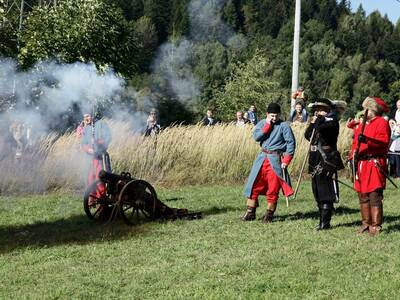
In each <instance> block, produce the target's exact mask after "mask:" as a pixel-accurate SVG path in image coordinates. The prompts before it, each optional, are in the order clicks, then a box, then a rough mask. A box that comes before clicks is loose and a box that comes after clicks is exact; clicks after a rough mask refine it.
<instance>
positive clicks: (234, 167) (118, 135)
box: [0, 121, 351, 192]
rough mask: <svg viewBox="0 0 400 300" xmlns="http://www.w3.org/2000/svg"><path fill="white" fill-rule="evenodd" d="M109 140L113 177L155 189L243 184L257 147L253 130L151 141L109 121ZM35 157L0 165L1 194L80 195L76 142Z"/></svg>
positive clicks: (82, 158)
mask: <svg viewBox="0 0 400 300" xmlns="http://www.w3.org/2000/svg"><path fill="white" fill-rule="evenodd" d="M108 124H109V125H110V127H111V130H112V135H113V140H112V143H111V145H110V147H109V153H110V156H111V161H112V166H113V171H114V172H116V173H119V172H122V171H125V172H130V173H131V174H132V175H133V176H134V177H136V178H141V179H145V180H148V181H150V182H152V183H156V184H158V185H167V186H171V185H174V186H179V185H196V184H217V183H218V184H232V183H240V184H243V182H244V180H245V179H246V177H247V175H248V173H249V171H250V168H251V165H252V162H253V160H254V158H255V157H256V155H257V153H258V152H259V145H258V144H257V143H256V142H255V141H254V140H253V138H252V127H251V126H248V127H245V128H239V127H236V126H234V125H230V124H229V125H227V124H225V125H216V126H214V127H203V126H198V125H192V126H180V125H178V126H173V127H168V128H165V129H164V130H163V131H162V132H161V133H160V134H158V135H157V136H153V137H144V136H143V135H140V134H137V133H134V132H132V130H131V129H130V128H129V126H128V125H126V124H124V123H121V122H114V121H108ZM305 127H306V125H305V124H293V125H292V128H293V132H294V134H295V137H296V147H297V148H296V154H295V157H294V159H293V162H292V164H291V165H290V169H289V171H290V173H291V174H292V175H297V174H298V173H299V170H300V168H301V165H302V163H303V161H304V158H305V155H306V153H307V151H308V142H307V141H306V140H305V139H304V138H303V134H304V130H305ZM350 145H351V131H350V130H349V129H347V128H346V127H345V126H344V124H341V130H340V136H339V142H338V147H339V150H340V151H341V152H342V154H343V157H345V155H346V151H347V150H348V149H349V148H350ZM37 148H38V149H37V150H36V152H35V154H34V155H30V156H28V157H26V158H24V159H23V161H20V162H15V161H14V160H13V159H11V160H10V159H8V160H4V159H3V161H1V162H0V167H1V168H2V170H5V172H3V175H2V176H1V178H0V189H1V190H2V191H4V192H12V191H24V192H39V191H40V192H41V191H46V190H49V189H57V188H68V189H79V190H81V189H83V188H84V183H85V177H86V173H87V169H88V167H89V165H90V159H89V157H88V156H87V155H86V154H84V153H83V152H82V151H81V149H80V140H79V138H78V137H76V135H75V134H72V133H69V134H65V135H62V136H59V137H56V136H54V135H49V136H48V137H46V138H44V139H43V140H42V141H41V142H40V143H39V144H38V147H37Z"/></svg>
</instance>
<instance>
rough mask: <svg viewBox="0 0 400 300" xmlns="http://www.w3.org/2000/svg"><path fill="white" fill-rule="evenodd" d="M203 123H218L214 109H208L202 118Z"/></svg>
mask: <svg viewBox="0 0 400 300" xmlns="http://www.w3.org/2000/svg"><path fill="white" fill-rule="evenodd" d="M201 123H202V124H203V125H204V126H214V125H215V124H217V120H216V119H215V118H214V112H213V110H212V109H207V114H206V116H205V117H204V118H203V120H201Z"/></svg>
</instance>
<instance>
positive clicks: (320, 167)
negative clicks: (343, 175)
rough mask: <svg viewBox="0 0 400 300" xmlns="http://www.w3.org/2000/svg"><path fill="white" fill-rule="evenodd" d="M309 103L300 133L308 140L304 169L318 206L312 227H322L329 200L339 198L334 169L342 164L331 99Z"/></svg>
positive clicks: (326, 219) (328, 218)
mask: <svg viewBox="0 0 400 300" xmlns="http://www.w3.org/2000/svg"><path fill="white" fill-rule="evenodd" d="M311 107H312V110H313V111H314V116H312V117H311V118H310V124H309V126H308V127H307V129H306V132H305V134H304V136H305V138H306V139H307V140H308V141H310V156H309V161H308V162H309V168H308V172H309V173H310V174H311V177H312V181H311V186H312V191H313V194H314V198H315V200H316V202H317V204H318V208H319V216H320V221H319V225H318V226H317V228H316V229H317V230H323V229H329V228H330V226H331V225H330V221H331V217H332V211H333V210H334V207H333V203H334V202H338V201H339V186H338V183H337V170H338V169H342V168H343V167H344V166H343V162H342V160H341V158H340V154H339V152H338V151H337V140H338V135H339V122H338V120H337V118H336V117H335V116H334V115H333V114H330V112H331V111H332V102H331V101H330V100H329V99H326V98H320V99H318V100H317V101H315V102H314V103H313V104H312V105H311Z"/></svg>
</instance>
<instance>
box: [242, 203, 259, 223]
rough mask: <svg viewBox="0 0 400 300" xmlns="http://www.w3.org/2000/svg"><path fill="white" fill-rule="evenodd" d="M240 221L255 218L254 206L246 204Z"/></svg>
mask: <svg viewBox="0 0 400 300" xmlns="http://www.w3.org/2000/svg"><path fill="white" fill-rule="evenodd" d="M240 219H241V220H242V221H253V220H255V219H256V208H255V207H251V206H247V208H246V211H245V212H244V215H243V216H241V217H240Z"/></svg>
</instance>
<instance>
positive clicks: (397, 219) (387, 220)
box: [332, 211, 400, 233]
mask: <svg viewBox="0 0 400 300" xmlns="http://www.w3.org/2000/svg"><path fill="white" fill-rule="evenodd" d="M357 212H359V211H357ZM395 222H400V216H393V215H387V216H385V215H384V216H383V226H385V224H390V223H395ZM360 225H361V220H357V221H354V222H349V223H341V224H337V225H335V226H332V228H336V227H354V226H360ZM384 231H385V232H387V233H389V232H394V231H400V224H394V225H390V226H389V227H388V228H387V229H384Z"/></svg>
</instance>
